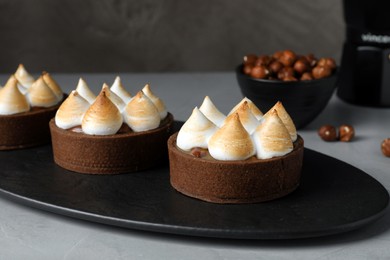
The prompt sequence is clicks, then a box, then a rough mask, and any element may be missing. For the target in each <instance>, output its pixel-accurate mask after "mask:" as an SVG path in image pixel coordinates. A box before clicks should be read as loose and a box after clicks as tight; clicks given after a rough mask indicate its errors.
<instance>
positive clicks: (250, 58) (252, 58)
mask: <svg viewBox="0 0 390 260" xmlns="http://www.w3.org/2000/svg"><path fill="white" fill-rule="evenodd" d="M256 60H257V56H256V55H255V54H248V55H245V56H244V58H243V63H244V65H247V64H250V65H254V64H255V62H256Z"/></svg>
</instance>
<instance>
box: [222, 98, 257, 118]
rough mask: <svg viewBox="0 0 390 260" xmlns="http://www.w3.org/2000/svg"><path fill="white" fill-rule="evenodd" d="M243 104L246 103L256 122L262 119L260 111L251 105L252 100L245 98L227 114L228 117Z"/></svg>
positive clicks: (253, 104)
mask: <svg viewBox="0 0 390 260" xmlns="http://www.w3.org/2000/svg"><path fill="white" fill-rule="evenodd" d="M244 102H247V103H248V106H249V109H250V110H251V112H252V114H253V115H254V116H255V117H256V119H257V120H260V119H261V118H262V117H263V112H261V110H260V109H259V108H258V107H257V106H256V105H255V103H253V102H252V100H250V99H249V98H247V97H244V98H243V99H242V100H241V101H240V102H239V103H238V104H237V105H236V106H235V107H233V109H232V110H231V111H230V112H229V114H228V115H231V114H233V113H234V112H235V111H236V110H237V108H239V107H240V106H241V105H242V104H243V103H244ZM240 118H241V116H240Z"/></svg>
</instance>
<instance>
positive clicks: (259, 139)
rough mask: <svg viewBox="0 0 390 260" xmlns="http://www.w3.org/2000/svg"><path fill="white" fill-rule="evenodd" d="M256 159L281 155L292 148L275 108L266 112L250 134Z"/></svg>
mask: <svg viewBox="0 0 390 260" xmlns="http://www.w3.org/2000/svg"><path fill="white" fill-rule="evenodd" d="M252 138H253V141H254V143H255V146H256V156H257V158H258V159H269V158H272V157H277V156H283V155H285V154H288V153H289V152H291V151H292V150H293V143H292V140H291V137H290V133H289V132H288V130H287V128H286V126H285V124H284V123H283V121H282V120H281V119H280V117H279V116H278V112H277V110H276V109H273V110H271V111H269V112H267V113H266V114H265V115H264V117H263V120H262V123H261V124H260V125H259V126H258V127H257V128H256V130H255V132H254V133H253V135H252Z"/></svg>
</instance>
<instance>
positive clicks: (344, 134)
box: [339, 125, 355, 142]
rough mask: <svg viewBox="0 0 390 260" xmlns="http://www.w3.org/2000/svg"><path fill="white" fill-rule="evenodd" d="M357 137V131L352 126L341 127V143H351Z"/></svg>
mask: <svg viewBox="0 0 390 260" xmlns="http://www.w3.org/2000/svg"><path fill="white" fill-rule="evenodd" d="M354 137H355V130H354V129H353V127H352V126H351V125H341V126H340V127H339V139H340V141H341V142H350V141H351V140H352V138H354Z"/></svg>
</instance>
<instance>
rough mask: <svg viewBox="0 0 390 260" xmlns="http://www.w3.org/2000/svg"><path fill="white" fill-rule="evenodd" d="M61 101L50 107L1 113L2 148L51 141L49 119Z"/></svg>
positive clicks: (0, 135) (13, 148)
mask: <svg viewBox="0 0 390 260" xmlns="http://www.w3.org/2000/svg"><path fill="white" fill-rule="evenodd" d="M60 105H61V102H60V103H59V104H58V105H55V106H52V107H49V108H40V109H38V110H33V111H27V112H23V113H19V114H13V115H0V150H15V149H22V148H28V147H33V146H38V145H42V144H45V143H49V142H50V129H49V121H50V119H52V118H53V117H54V116H55V114H56V112H57V110H58V108H59V107H60Z"/></svg>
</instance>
